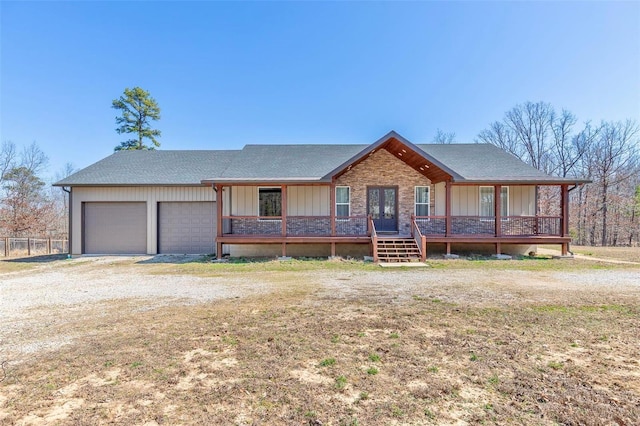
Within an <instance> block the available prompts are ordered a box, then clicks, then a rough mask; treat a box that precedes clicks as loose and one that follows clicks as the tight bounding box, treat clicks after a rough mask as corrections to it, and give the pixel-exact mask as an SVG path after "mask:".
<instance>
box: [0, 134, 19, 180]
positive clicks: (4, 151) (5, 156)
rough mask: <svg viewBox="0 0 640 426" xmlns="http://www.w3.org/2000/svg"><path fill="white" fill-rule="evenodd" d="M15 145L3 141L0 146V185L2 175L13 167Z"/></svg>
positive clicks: (2, 178)
mask: <svg viewBox="0 0 640 426" xmlns="http://www.w3.org/2000/svg"><path fill="white" fill-rule="evenodd" d="M15 162H16V145H15V144H14V143H13V142H11V141H4V142H2V145H1V146H0V184H2V182H3V181H4V175H5V173H7V172H8V171H9V169H11V168H12V167H14V166H15Z"/></svg>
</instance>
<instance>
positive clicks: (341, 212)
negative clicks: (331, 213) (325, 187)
mask: <svg viewBox="0 0 640 426" xmlns="http://www.w3.org/2000/svg"><path fill="white" fill-rule="evenodd" d="M336 216H338V217H346V216H351V191H350V188H349V187H348V186H336Z"/></svg>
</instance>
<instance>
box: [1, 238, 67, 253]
mask: <svg viewBox="0 0 640 426" xmlns="http://www.w3.org/2000/svg"><path fill="white" fill-rule="evenodd" d="M68 252H69V241H68V240H54V239H52V238H12V237H6V238H0V257H24V256H42V255H47V254H63V253H68Z"/></svg>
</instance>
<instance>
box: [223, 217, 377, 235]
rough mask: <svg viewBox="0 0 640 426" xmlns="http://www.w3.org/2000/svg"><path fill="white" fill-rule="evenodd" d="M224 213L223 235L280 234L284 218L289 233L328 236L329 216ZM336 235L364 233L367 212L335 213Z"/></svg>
mask: <svg viewBox="0 0 640 426" xmlns="http://www.w3.org/2000/svg"><path fill="white" fill-rule="evenodd" d="M285 219H286V220H285V221H283V218H282V217H280V216H224V217H223V218H222V233H223V235H257V236H277V235H278V236H280V235H283V233H282V227H283V223H285V222H286V224H285V225H284V226H285V235H286V236H288V237H329V236H331V216H287V217H286V218H285ZM335 230H336V231H335V235H336V236H339V237H351V236H367V235H369V234H368V229H367V216H344V217H342V216H338V217H336V218H335Z"/></svg>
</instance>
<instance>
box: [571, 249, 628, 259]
mask: <svg viewBox="0 0 640 426" xmlns="http://www.w3.org/2000/svg"><path fill="white" fill-rule="evenodd" d="M571 251H572V252H574V253H577V254H583V255H585V256H593V257H599V258H604V259H615V260H625V261H627V262H640V247H589V246H571Z"/></svg>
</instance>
